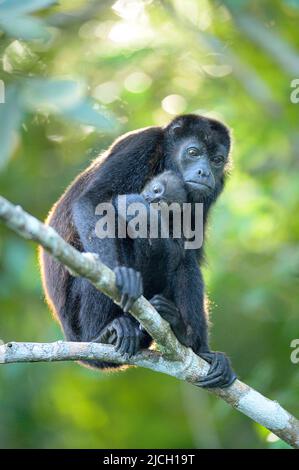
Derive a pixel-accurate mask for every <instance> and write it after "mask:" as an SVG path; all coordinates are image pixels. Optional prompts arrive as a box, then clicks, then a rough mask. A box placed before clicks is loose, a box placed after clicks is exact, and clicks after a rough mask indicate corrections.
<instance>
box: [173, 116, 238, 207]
mask: <svg viewBox="0 0 299 470" xmlns="http://www.w3.org/2000/svg"><path fill="white" fill-rule="evenodd" d="M167 142H168V154H169V159H170V154H171V160H172V164H174V165H175V167H176V168H177V170H178V171H179V172H180V173H181V175H182V177H183V179H184V182H185V185H186V189H187V191H188V194H189V199H191V200H193V201H198V202H202V201H208V200H210V201H214V200H215V199H216V197H217V196H218V194H219V193H220V192H221V190H222V188H223V184H224V177H225V172H226V170H227V168H228V166H229V151H230V136H229V131H228V129H227V128H226V127H225V126H224V124H222V123H220V122H218V121H215V120H213V119H208V118H205V117H203V116H195V115H186V116H181V117H178V118H176V119H175V120H174V121H172V123H171V124H170V125H169V126H168V136H167Z"/></svg>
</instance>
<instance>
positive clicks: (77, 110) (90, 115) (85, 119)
mask: <svg viewBox="0 0 299 470" xmlns="http://www.w3.org/2000/svg"><path fill="white" fill-rule="evenodd" d="M95 104H96V103H95V102H94V101H93V100H92V99H90V98H86V99H84V100H82V101H80V102H79V103H78V104H77V105H75V106H73V107H72V108H70V109H68V110H66V111H64V112H63V115H64V116H67V117H70V118H71V119H72V120H73V121H77V122H79V123H80V124H85V125H88V126H93V127H95V128H96V129H98V130H102V131H104V132H111V133H114V132H116V131H117V129H118V124H117V122H116V120H115V118H114V117H113V116H112V115H111V114H109V113H107V112H106V111H104V110H98V109H95Z"/></svg>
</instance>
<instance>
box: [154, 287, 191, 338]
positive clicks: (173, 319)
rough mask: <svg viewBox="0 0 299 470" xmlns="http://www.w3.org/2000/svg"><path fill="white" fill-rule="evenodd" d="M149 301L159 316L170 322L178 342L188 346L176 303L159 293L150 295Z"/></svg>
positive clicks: (184, 328)
mask: <svg viewBox="0 0 299 470" xmlns="http://www.w3.org/2000/svg"><path fill="white" fill-rule="evenodd" d="M150 303H151V304H152V306H153V307H154V308H155V309H156V310H157V312H158V313H159V314H160V315H161V317H162V318H164V320H166V321H167V322H168V323H169V324H170V326H171V328H172V330H173V332H174V334H175V336H176V337H177V339H178V340H179V341H180V343H182V344H184V345H185V346H188V344H187V338H186V327H185V324H184V322H183V320H182V316H181V313H180V311H179V309H178V308H177V307H176V305H175V304H174V303H173V302H172V301H171V300H168V299H166V298H165V297H164V296H163V295H161V294H158V295H155V296H154V297H152V298H151V300H150Z"/></svg>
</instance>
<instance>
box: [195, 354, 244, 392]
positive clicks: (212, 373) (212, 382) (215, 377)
mask: <svg viewBox="0 0 299 470" xmlns="http://www.w3.org/2000/svg"><path fill="white" fill-rule="evenodd" d="M198 355H199V356H200V357H202V358H203V359H205V360H206V361H207V362H208V363H209V364H211V367H210V369H209V372H208V374H207V375H206V376H205V377H203V378H202V379H200V380H199V382H198V385H199V386H200V387H203V388H216V387H221V388H225V387H229V386H230V385H231V384H232V383H233V382H234V381H235V380H236V379H237V376H236V374H235V372H234V371H233V369H232V367H231V365H230V361H229V359H228V358H227V356H226V355H225V354H224V353H221V352H214V351H211V352H205V353H199V354H198Z"/></svg>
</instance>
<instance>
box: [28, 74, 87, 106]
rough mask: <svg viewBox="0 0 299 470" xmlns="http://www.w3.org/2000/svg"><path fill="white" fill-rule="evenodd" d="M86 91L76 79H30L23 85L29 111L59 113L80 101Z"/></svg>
mask: <svg viewBox="0 0 299 470" xmlns="http://www.w3.org/2000/svg"><path fill="white" fill-rule="evenodd" d="M84 91H85V90H84V86H83V85H82V83H80V82H76V81H74V80H49V79H39V78H37V79H30V80H27V82H26V83H25V84H24V86H23V91H22V101H23V104H24V106H25V107H26V109H28V110H29V111H42V112H49V113H58V112H61V111H63V110H66V109H68V108H72V107H73V106H75V105H76V104H77V103H79V101H80V100H81V99H82V97H83V96H84Z"/></svg>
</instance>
